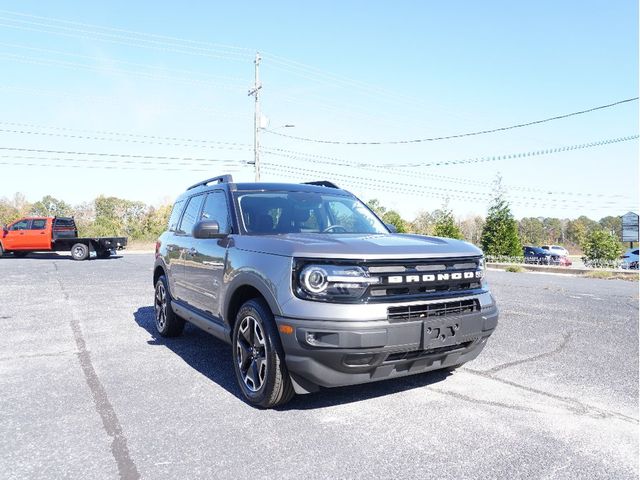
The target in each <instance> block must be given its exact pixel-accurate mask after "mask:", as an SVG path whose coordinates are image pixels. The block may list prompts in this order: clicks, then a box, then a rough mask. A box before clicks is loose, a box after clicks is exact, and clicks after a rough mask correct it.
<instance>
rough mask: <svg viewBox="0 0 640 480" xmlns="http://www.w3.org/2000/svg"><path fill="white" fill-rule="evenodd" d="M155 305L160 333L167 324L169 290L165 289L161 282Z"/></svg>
mask: <svg viewBox="0 0 640 480" xmlns="http://www.w3.org/2000/svg"><path fill="white" fill-rule="evenodd" d="M154 303H155V311H156V327H157V329H158V330H159V331H162V330H164V328H165V325H166V324H167V290H166V289H165V288H164V285H163V284H162V282H160V283H159V284H158V286H157V287H156V297H155V302H154Z"/></svg>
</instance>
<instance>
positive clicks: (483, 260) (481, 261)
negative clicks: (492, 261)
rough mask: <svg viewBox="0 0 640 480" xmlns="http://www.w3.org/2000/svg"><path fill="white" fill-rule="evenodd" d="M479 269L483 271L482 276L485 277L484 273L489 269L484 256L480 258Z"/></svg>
mask: <svg viewBox="0 0 640 480" xmlns="http://www.w3.org/2000/svg"><path fill="white" fill-rule="evenodd" d="M478 269H479V270H480V271H481V272H482V276H483V277H484V273H485V271H486V270H487V265H486V262H485V259H484V257H482V258H480V260H478Z"/></svg>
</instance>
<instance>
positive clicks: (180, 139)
mask: <svg viewBox="0 0 640 480" xmlns="http://www.w3.org/2000/svg"><path fill="white" fill-rule="evenodd" d="M0 125H8V126H11V127H27V128H40V129H43V130H58V131H63V132H80V133H93V134H97V135H113V136H118V137H129V138H144V139H151V140H170V141H178V142H193V143H204V144H214V145H234V146H241V147H249V146H250V145H249V144H248V143H238V142H223V141H219V140H208V139H201V138H189V137H171V136H160V135H145V134H140V133H130V132H116V131H113V130H89V129H86V128H70V127H57V126H55V127H54V126H49V125H40V124H36V123H22V122H3V121H0ZM0 131H2V130H0ZM25 133H32V132H25ZM33 133H37V132H33Z"/></svg>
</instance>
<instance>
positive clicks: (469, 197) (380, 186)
mask: <svg viewBox="0 0 640 480" xmlns="http://www.w3.org/2000/svg"><path fill="white" fill-rule="evenodd" d="M271 168H272V169H275V170H277V171H280V172H281V173H284V174H288V176H290V177H292V178H297V179H298V181H299V179H300V177H301V176H302V177H305V179H309V178H311V179H317V177H316V175H317V174H320V175H326V174H327V172H320V171H313V170H308V169H295V168H291V167H283V166H278V167H273V166H271ZM330 175H331V176H332V177H333V176H339V177H341V178H340V180H339V181H340V183H346V184H347V185H356V186H358V187H362V188H365V189H367V191H368V192H371V190H372V189H374V190H378V191H379V190H383V191H387V192H390V193H393V194H395V195H403V194H408V195H410V196H411V197H413V198H415V196H416V195H420V196H421V197H424V196H426V197H432V198H439V199H442V200H451V199H454V200H460V201H465V202H474V203H482V202H489V201H490V200H491V197H490V196H489V197H487V196H478V195H474V194H473V193H469V194H465V195H459V194H451V193H448V192H443V193H440V192H434V191H429V190H428V189H427V188H425V187H423V186H420V185H411V184H401V185H398V184H390V183H389V182H387V181H382V180H380V181H378V180H372V179H368V180H365V179H362V178H360V177H354V176H345V175H342V174H330ZM547 200H549V199H544V201H540V199H536V200H533V201H532V200H526V201H525V200H509V203H511V204H514V205H523V206H528V207H546V208H561V207H563V206H566V203H565V202H553V203H552V204H550V203H548V202H547ZM609 204H611V205H614V203H598V206H602V207H603V208H604V205H609ZM615 205H622V204H615ZM570 206H571V208H577V207H584V208H589V209H591V210H593V209H594V206H593V205H584V204H580V205H570Z"/></svg>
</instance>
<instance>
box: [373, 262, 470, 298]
mask: <svg viewBox="0 0 640 480" xmlns="http://www.w3.org/2000/svg"><path fill="white" fill-rule="evenodd" d="M480 261H481V260H480V257H463V258H444V259H425V260H404V261H396V262H389V261H387V262H375V261H373V262H366V263H365V264H364V265H362V266H363V267H364V268H365V269H367V271H368V272H369V275H371V276H372V277H378V278H380V279H381V282H380V283H379V284H376V285H372V286H371V287H370V288H369V289H368V291H367V293H366V294H365V301H367V302H388V301H394V302H396V301H401V300H411V299H419V298H435V297H440V296H450V294H456V295H462V294H465V293H470V292H472V291H474V290H479V289H481V288H482V284H481V282H482V268H481V265H480Z"/></svg>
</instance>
